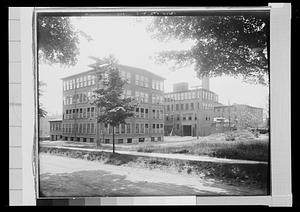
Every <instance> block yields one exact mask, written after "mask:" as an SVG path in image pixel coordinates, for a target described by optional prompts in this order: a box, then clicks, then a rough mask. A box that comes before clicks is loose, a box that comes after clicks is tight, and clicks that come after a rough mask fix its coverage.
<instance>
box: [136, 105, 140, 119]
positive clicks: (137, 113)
mask: <svg viewBox="0 0 300 212" xmlns="http://www.w3.org/2000/svg"><path fill="white" fill-rule="evenodd" d="M139 115H140V108H138V107H137V108H136V109H135V116H136V117H137V118H139Z"/></svg>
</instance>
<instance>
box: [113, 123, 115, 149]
mask: <svg viewBox="0 0 300 212" xmlns="http://www.w3.org/2000/svg"><path fill="white" fill-rule="evenodd" d="M113 153H115V127H113Z"/></svg>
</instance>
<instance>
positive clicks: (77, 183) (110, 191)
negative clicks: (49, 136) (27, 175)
mask: <svg viewBox="0 0 300 212" xmlns="http://www.w3.org/2000/svg"><path fill="white" fill-rule="evenodd" d="M40 191H41V192H42V194H43V195H45V196H49V197H57V196H81V197H82V196H85V197H88V196H90V197H92V196H149V195H150V196H156V195H159V196H162V195H168V196H172V195H180V196H185V195H259V194H261V191H259V190H253V189H248V188H241V187H235V186H228V185H224V184H220V183H217V182H215V181H214V180H203V179H201V178H199V177H195V176H185V175H180V174H172V173H166V172H163V171H157V170H147V169H137V168H130V167H122V166H114V165H108V164H102V163H100V162H96V161H86V160H81V159H73V158H67V157H61V156H54V155H49V154H45V153H41V154H40Z"/></svg>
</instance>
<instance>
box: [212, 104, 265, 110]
mask: <svg viewBox="0 0 300 212" xmlns="http://www.w3.org/2000/svg"><path fill="white" fill-rule="evenodd" d="M234 106H246V107H251V108H255V109H263V108H261V107H254V106H251V105H246V104H233V105H217V106H214V107H219V108H222V107H224V108H225V107H234Z"/></svg>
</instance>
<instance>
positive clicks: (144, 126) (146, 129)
mask: <svg viewBox="0 0 300 212" xmlns="http://www.w3.org/2000/svg"><path fill="white" fill-rule="evenodd" d="M131 126H132V124H131V123H127V124H120V125H119V126H117V127H115V133H116V134H129V133H136V134H147V133H163V132H164V126H163V124H152V126H150V124H148V123H136V124H135V128H134V131H132V128H131ZM150 127H152V128H150ZM112 131H113V127H111V126H110V125H109V124H105V125H104V133H105V134H112Z"/></svg>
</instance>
